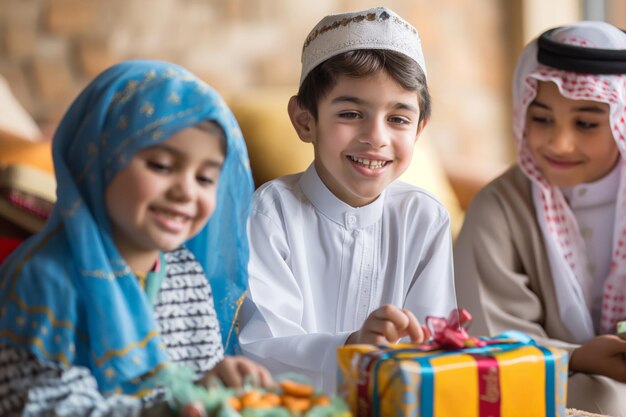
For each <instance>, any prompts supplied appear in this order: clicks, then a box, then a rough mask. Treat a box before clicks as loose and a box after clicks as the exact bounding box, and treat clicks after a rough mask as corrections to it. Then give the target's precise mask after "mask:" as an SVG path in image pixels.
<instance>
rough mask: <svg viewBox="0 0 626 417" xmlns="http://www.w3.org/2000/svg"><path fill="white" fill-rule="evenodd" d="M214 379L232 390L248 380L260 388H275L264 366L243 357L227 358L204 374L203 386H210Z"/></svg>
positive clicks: (201, 382)
mask: <svg viewBox="0 0 626 417" xmlns="http://www.w3.org/2000/svg"><path fill="white" fill-rule="evenodd" d="M213 378H219V379H220V380H221V381H222V383H223V384H224V385H225V386H227V387H230V388H241V387H243V384H244V382H245V381H247V380H251V382H252V384H253V385H255V386H259V387H264V388H269V387H273V386H274V385H275V384H274V380H273V379H272V375H271V374H270V373H269V371H268V370H267V369H265V368H264V367H263V366H261V365H259V364H257V363H256V362H253V361H251V360H250V359H248V358H244V357H243V356H226V357H224V359H222V361H221V362H220V363H218V364H217V365H215V367H214V368H213V369H211V370H210V371H209V372H207V373H206V374H204V376H203V377H202V380H201V381H200V382H199V383H200V384H201V385H204V386H207V387H208V386H209V385H210V381H211V379H213Z"/></svg>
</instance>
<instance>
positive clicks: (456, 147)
mask: <svg viewBox="0 0 626 417" xmlns="http://www.w3.org/2000/svg"><path fill="white" fill-rule="evenodd" d="M380 3H384V4H385V5H387V6H389V7H391V8H392V9H394V10H395V11H397V12H398V13H400V14H401V15H403V16H404V17H405V18H406V19H407V20H409V21H410V22H411V23H413V24H414V25H415V26H416V27H417V28H418V31H419V32H420V34H421V37H422V39H423V47H424V50H425V55H426V62H427V67H428V74H429V83H430V87H431V92H432V95H433V105H434V112H433V118H432V121H431V123H430V125H429V126H428V128H427V130H426V135H425V139H426V140H430V141H432V142H433V144H434V145H435V146H436V147H437V149H438V150H439V151H440V154H441V155H442V157H443V158H444V160H447V161H449V162H450V161H452V163H455V162H456V161H464V162H472V161H475V162H477V164H476V165H477V166H480V167H481V168H484V167H486V166H488V165H489V161H495V162H499V163H508V162H509V161H510V160H511V144H512V140H511V139H510V126H509V125H510V123H509V118H510V116H509V113H510V110H509V101H510V100H509V95H510V93H509V90H510V88H509V85H510V75H511V73H512V68H513V65H514V61H515V56H516V54H517V52H518V51H519V49H520V48H521V43H522V42H521V40H522V39H526V38H527V37H528V36H530V35H532V34H534V33H536V32H538V31H539V29H540V28H542V27H543V26H546V25H550V24H552V23H553V22H556V21H557V20H564V19H565V20H569V19H574V16H575V15H574V14H572V13H570V12H567V13H565V12H564V10H570V9H571V5H567V3H570V4H577V3H578V2H577V1H573V0H572V1H569V2H567V1H565V0H559V1H556V0H553V1H549V2H546V1H543V0H533V1H521V0H510V1H499V0H437V1H433V0H395V1H392V0H388V1H384V2H381V1H367V0H316V1H304V0H130V1H129V0H0V74H2V75H4V76H5V77H6V78H7V79H8V80H9V83H10V85H11V88H12V89H13V91H14V93H15V94H16V95H17V97H18V98H19V99H20V101H21V102H22V103H23V104H24V106H25V107H26V109H27V110H28V111H29V112H30V113H31V114H32V115H33V116H34V117H35V119H36V120H37V121H39V122H41V123H45V122H55V121H57V120H58V118H59V117H60V116H61V115H62V113H63V112H64V111H65V109H66V108H67V106H68V104H69V102H70V101H71V99H72V98H73V97H74V96H75V95H76V94H77V92H78V91H79V90H80V89H81V88H82V87H83V86H84V85H85V84H86V83H87V82H88V81H89V80H90V79H91V78H92V77H94V76H95V75H96V74H97V73H98V72H99V71H101V70H103V69H104V68H106V67H107V66H109V65H111V64H112V63H114V62H116V61H119V60H122V59H128V58H159V59H165V60H169V61H173V62H176V63H178V64H181V65H183V66H186V67H188V68H190V69H191V70H192V71H194V72H196V73H197V74H198V75H200V76H201V77H202V78H204V79H205V80H206V81H208V82H209V83H210V84H212V85H213V86H215V87H216V88H217V89H218V90H220V91H221V92H222V93H223V94H224V96H225V97H226V98H227V99H228V98H229V97H241V96H242V95H246V94H248V93H249V92H254V91H256V90H258V89H263V90H267V89H268V88H269V89H274V88H276V89H281V90H282V91H284V90H285V89H287V90H291V91H293V92H295V90H296V85H297V80H298V77H299V69H300V48H301V44H302V41H303V40H304V38H305V36H306V34H307V33H308V31H309V30H310V28H311V27H312V26H313V25H314V24H315V23H316V22H317V21H318V20H319V19H320V18H321V17H322V16H324V15H326V14H328V13H333V12H341V11H346V10H353V9H362V8H367V7H371V6H375V5H378V4H380ZM556 3H559V5H556ZM548 9H549V12H548V11H547V10H548ZM550 16H553V17H550ZM540 18H541V19H540ZM557 18H558V19H557ZM531 23H532V24H531Z"/></svg>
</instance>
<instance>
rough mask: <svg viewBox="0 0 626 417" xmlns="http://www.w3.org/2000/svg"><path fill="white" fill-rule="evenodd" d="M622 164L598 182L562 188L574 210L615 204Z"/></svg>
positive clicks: (617, 165)
mask: <svg viewBox="0 0 626 417" xmlns="http://www.w3.org/2000/svg"><path fill="white" fill-rule="evenodd" d="M620 167H621V164H616V165H615V168H613V169H612V170H611V172H609V173H608V174H607V175H605V176H604V177H602V178H600V179H599V180H597V181H594V182H589V183H583V184H578V185H575V186H573V187H566V188H562V191H563V194H564V195H565V198H567V201H568V203H569V205H570V207H571V208H572V210H576V209H581V208H589V207H593V206H601V205H605V204H609V203H611V204H613V203H615V200H616V195H617V193H618V190H619V181H620V171H621V169H620Z"/></svg>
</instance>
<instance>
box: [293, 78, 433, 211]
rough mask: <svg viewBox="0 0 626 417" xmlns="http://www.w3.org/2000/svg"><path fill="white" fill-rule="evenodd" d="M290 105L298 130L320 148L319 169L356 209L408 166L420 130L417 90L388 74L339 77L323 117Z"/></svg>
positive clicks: (332, 188) (324, 102)
mask: <svg viewBox="0 0 626 417" xmlns="http://www.w3.org/2000/svg"><path fill="white" fill-rule="evenodd" d="M295 107H297V105H296V104H295V102H294V100H293V99H292V102H291V103H290V109H289V110H290V115H291V117H292V121H293V122H294V126H295V127H296V130H297V131H298V134H299V136H300V138H301V139H302V140H304V141H305V142H311V143H313V146H314V148H315V168H316V170H317V173H318V175H319V176H320V178H321V179H322V181H323V182H324V184H325V185H326V186H327V187H328V189H329V190H330V191H331V192H332V193H333V194H334V195H335V196H337V197H338V198H339V199H341V200H342V201H344V202H345V203H347V204H348V205H350V206H352V207H360V206H364V205H367V204H369V203H371V202H372V201H374V200H375V199H376V198H378V196H379V195H380V194H381V193H382V192H383V190H384V189H385V188H386V187H387V186H388V185H389V184H390V183H391V182H392V181H394V180H395V179H397V178H398V177H399V176H400V175H402V173H404V171H405V170H406V169H407V168H408V166H409V164H410V162H411V158H412V156H413V149H414V145H415V141H416V139H417V136H418V134H419V133H420V132H421V130H422V128H423V126H424V123H422V125H419V111H420V108H419V104H418V97H417V93H416V92H414V91H408V90H405V89H404V88H402V86H400V84H398V83H397V82H396V81H395V80H394V79H393V78H391V77H390V76H389V75H387V73H386V72H383V71H381V72H378V73H376V74H374V75H372V76H368V77H361V78H351V77H347V76H344V75H341V76H339V78H338V79H337V83H336V85H335V86H334V87H333V88H332V90H331V91H330V92H329V93H328V94H327V95H326V96H325V97H323V98H322V99H321V100H320V102H319V104H318V117H317V121H316V120H315V119H313V117H312V116H311V115H310V113H308V112H306V111H304V110H302V109H301V108H298V109H295Z"/></svg>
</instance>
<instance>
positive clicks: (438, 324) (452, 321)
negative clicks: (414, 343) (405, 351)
mask: <svg viewBox="0 0 626 417" xmlns="http://www.w3.org/2000/svg"><path fill="white" fill-rule="evenodd" d="M471 320H472V315H471V314H470V313H469V312H468V311H467V310H465V309H454V310H452V311H451V312H450V315H449V316H448V318H445V317H433V316H428V317H426V325H427V326H428V328H429V330H430V332H431V334H432V338H431V340H430V341H429V342H428V343H426V345H427V347H428V349H429V350H430V349H464V348H470V347H483V346H485V345H486V342H485V341H483V340H480V339H478V338H477V337H472V336H470V335H469V334H468V333H467V330H466V328H468V327H469V324H470V321H471Z"/></svg>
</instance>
